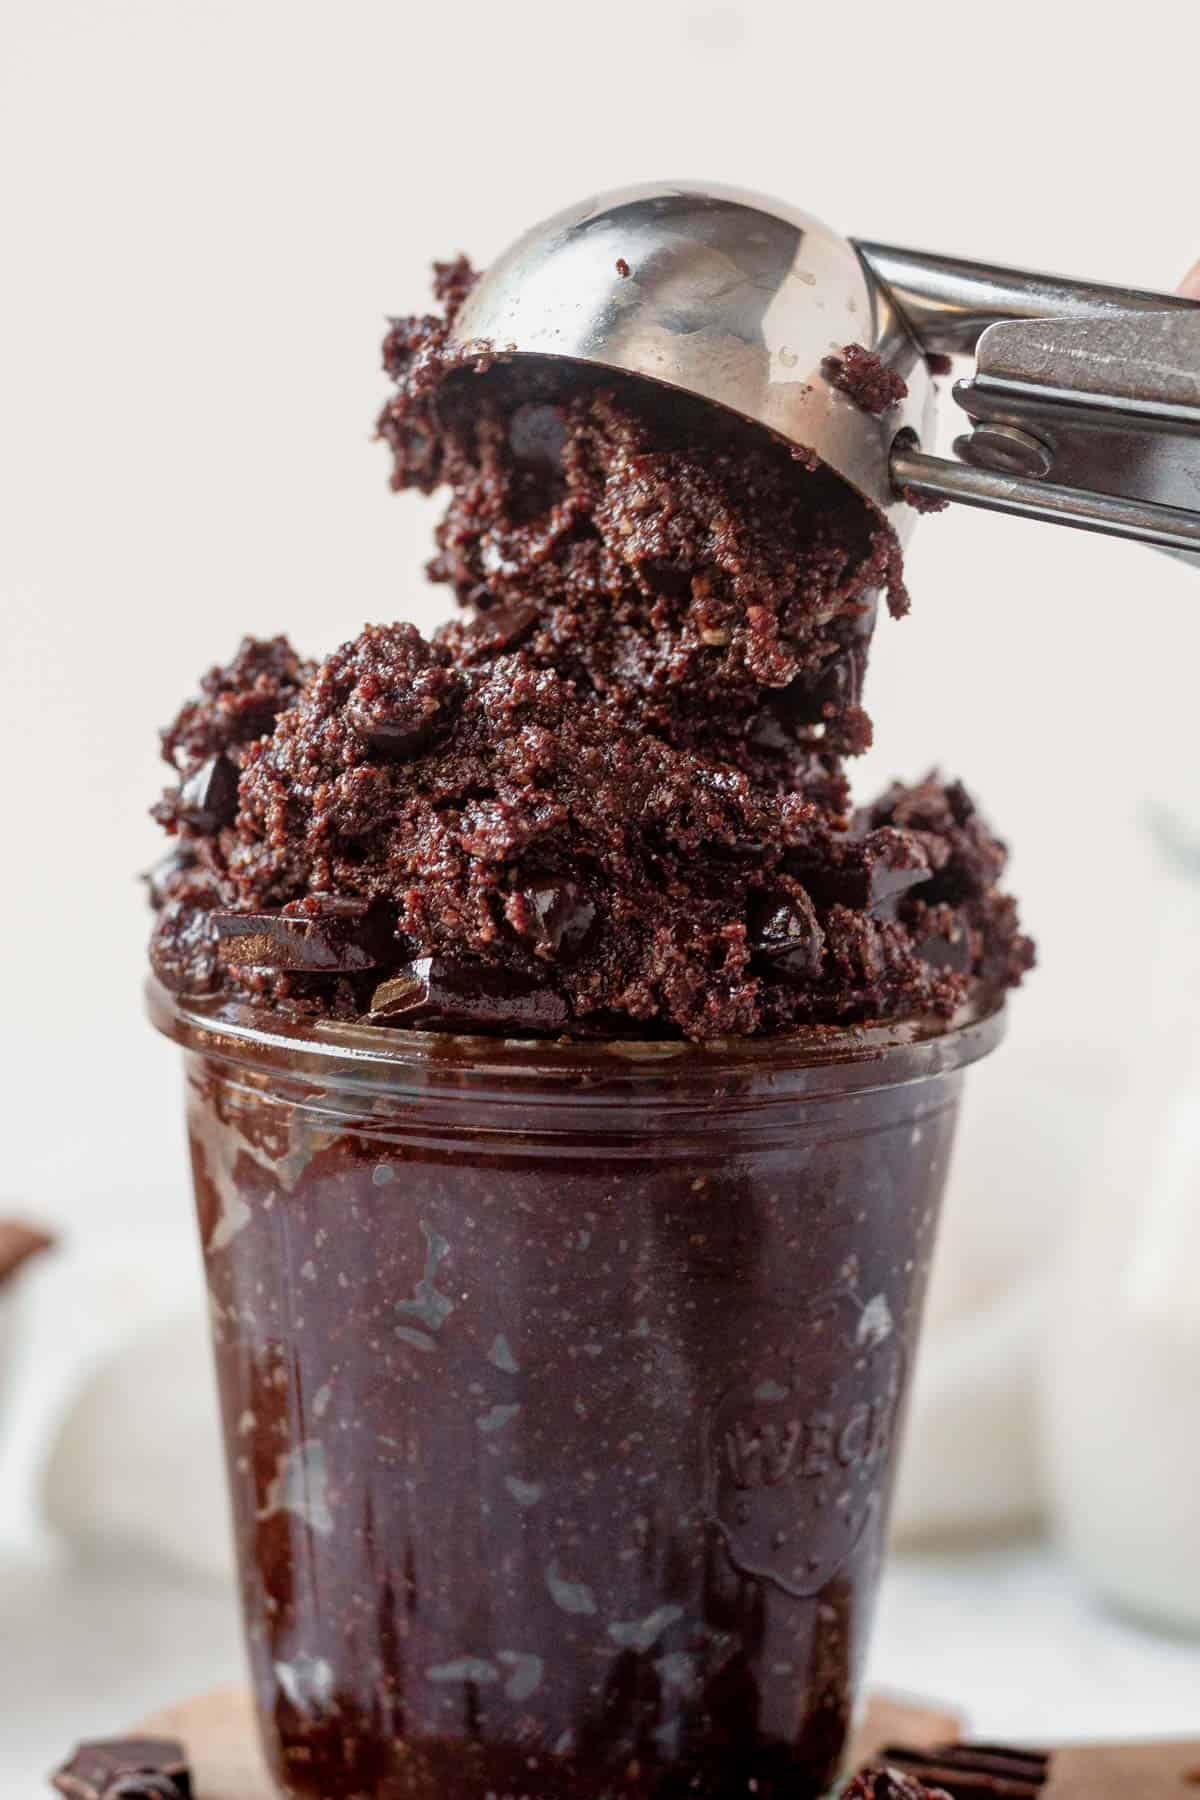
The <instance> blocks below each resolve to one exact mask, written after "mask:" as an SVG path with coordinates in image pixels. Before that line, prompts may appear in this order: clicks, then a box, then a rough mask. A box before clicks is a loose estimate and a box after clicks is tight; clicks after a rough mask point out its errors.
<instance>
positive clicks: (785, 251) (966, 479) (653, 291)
mask: <svg viewBox="0 0 1200 1800" xmlns="http://www.w3.org/2000/svg"><path fill="white" fill-rule="evenodd" d="M1168 313H1175V314H1177V315H1179V316H1178V317H1177V318H1176V319H1174V320H1169V321H1168V324H1169V325H1170V327H1171V331H1172V332H1173V334H1174V335H1173V337H1172V356H1173V358H1174V363H1173V365H1172V366H1173V367H1176V365H1179V366H1178V367H1176V374H1179V375H1181V377H1182V383H1183V385H1182V389H1181V391H1180V392H1179V393H1178V394H1174V393H1172V394H1168V396H1167V401H1168V404H1167V406H1166V410H1165V412H1164V405H1163V396H1162V390H1163V387H1164V380H1165V377H1164V374H1163V353H1162V334H1161V329H1160V331H1159V336H1158V338H1157V339H1155V343H1156V344H1157V349H1155V348H1153V347H1152V348H1150V349H1148V350H1147V352H1146V355H1147V358H1148V359H1149V362H1150V363H1153V364H1154V367H1153V370H1152V371H1151V373H1150V374H1148V375H1147V378H1146V380H1145V381H1144V382H1143V381H1142V380H1141V378H1140V373H1139V364H1138V345H1139V343H1140V342H1141V339H1140V338H1139V335H1138V330H1139V320H1140V319H1141V320H1145V323H1146V324H1147V325H1151V324H1155V325H1157V326H1159V327H1161V324H1162V320H1161V317H1160V318H1159V319H1157V320H1146V319H1145V315H1146V314H1155V315H1164V314H1168ZM1064 319H1065V320H1074V321H1077V322H1079V323H1080V325H1081V329H1082V332H1083V335H1082V338H1077V339H1076V341H1074V342H1073V343H1072V345H1071V346H1070V347H1069V351H1068V353H1067V354H1066V355H1061V354H1060V355H1058V357H1057V361H1056V360H1055V357H1054V355H1053V354H1051V353H1048V351H1047V349H1046V346H1045V344H1044V343H1042V342H1040V341H1039V340H1038V338H1037V336H1036V332H1035V331H1033V322H1037V321H1048V320H1053V321H1061V320H1064ZM1014 320H1025V321H1029V322H1031V333H1032V335H1029V336H1028V337H1022V335H1021V333H1020V332H1019V331H1018V330H1017V328H1016V327H1014V325H1013V323H1012V322H1013V321H1014ZM1122 320H1123V321H1125V322H1126V323H1127V325H1129V326H1130V328H1131V331H1132V335H1131V331H1130V330H1127V331H1126V332H1125V334H1124V337H1123V338H1122V339H1121V341H1122V343H1123V344H1124V350H1123V351H1122V361H1121V365H1120V370H1119V374H1120V379H1119V380H1115V381H1109V380H1107V379H1106V377H1107V375H1108V374H1109V373H1111V372H1112V370H1111V367H1107V366H1106V365H1105V362H1104V354H1105V353H1104V352H1103V350H1102V349H1101V350H1098V352H1097V355H1096V356H1095V357H1092V356H1090V355H1089V349H1088V336H1087V327H1088V325H1089V323H1092V324H1096V325H1100V324H1104V323H1105V322H1107V323H1108V325H1109V326H1110V327H1111V326H1112V325H1113V324H1114V323H1117V324H1119V323H1120V322H1121V321H1122ZM993 327H995V328H997V329H998V330H999V331H1000V332H1001V333H1002V334H1003V333H1006V334H1007V336H1005V337H1003V351H1004V355H1003V359H1002V361H1003V368H1002V370H1001V372H1000V375H999V378H998V380H999V389H998V391H997V392H993V391H992V387H993V386H994V385H995V384H989V382H988V380H987V378H986V368H985V360H986V357H985V353H986V349H987V333H988V331H989V330H990V329H991V328H993ZM1014 333H1015V336H1014ZM1102 335H1103V334H1101V336H1102ZM454 336H455V338H456V340H457V341H458V342H459V343H461V344H463V345H468V344H471V343H475V342H479V341H482V342H485V343H487V344H489V345H490V346H491V347H492V348H493V349H495V350H498V351H502V352H507V353H510V354H512V355H514V356H517V357H520V356H537V357H543V358H545V357H550V358H557V359H561V360H563V361H566V362H571V363H581V364H587V365H590V366H592V367H596V368H602V369H610V370H614V371H621V372H624V373H626V374H630V375H636V376H641V377H643V378H644V379H647V380H650V381H654V382H657V383H659V384H662V385H664V386H666V387H669V388H675V389H678V390H681V391H683V392H686V393H689V394H694V395H698V396H701V397H703V398H704V399H707V400H711V401H715V402H716V403H717V404H718V405H720V406H723V407H726V408H728V409H729V410H730V411H732V412H735V413H738V414H740V415H741V416H742V417H743V418H746V419H750V420H753V421H755V422H757V423H758V424H761V425H765V426H767V427H768V428H769V429H770V430H771V431H773V432H775V433H777V434H778V435H779V436H780V437H782V438H784V439H786V440H787V441H788V442H790V443H791V444H793V445H795V446H797V447H799V448H802V449H804V450H806V451H810V452H812V453H814V454H815V455H816V456H818V457H819V458H820V459H821V461H822V462H824V463H825V464H827V465H828V466H829V467H830V468H832V469H834V470H836V471H837V473H838V474H839V475H841V476H842V477H843V478H844V479H845V480H846V481H848V482H849V483H850V484H851V485H852V486H853V487H854V488H855V489H857V491H858V492H859V493H861V494H862V495H863V496H864V497H865V498H866V499H867V500H869V501H870V502H871V503H872V504H873V505H874V506H876V507H878V508H879V509H880V510H881V511H882V512H884V513H885V514H886V515H887V517H888V519H889V521H890V523H891V524H892V526H893V529H894V530H895V531H896V532H897V534H898V535H899V536H900V537H901V538H904V537H906V536H907V533H908V530H909V529H910V527H911V524H912V522H913V520H914V518H915V513H914V511H913V509H912V507H911V506H909V505H907V504H905V503H904V495H905V494H906V493H907V494H909V495H910V496H911V495H918V496H924V497H927V498H931V499H932V498H946V499H953V500H958V501H963V502H966V503H967V504H969V505H976V506H986V507H991V508H994V509H996V510H1000V511H1007V512H1014V513H1022V514H1025V515H1027V516H1032V517H1036V518H1044V519H1049V520H1052V521H1054V522H1057V523H1063V524H1072V525H1077V526H1082V527H1083V528H1085V529H1090V530H1099V531H1107V532H1110V533H1115V534H1117V535H1122V536H1130V537H1138V538H1141V539H1142V540H1143V541H1145V542H1149V543H1154V544H1160V545H1163V546H1165V547H1172V548H1183V549H1195V548H1197V547H1200V514H1197V513H1196V511H1194V510H1193V509H1191V508H1189V507H1187V506H1180V505H1174V504H1170V505H1167V504H1163V503H1162V502H1163V501H1164V499H1167V498H1170V499H1174V498H1176V497H1177V495H1178V493H1179V491H1180V486H1181V481H1180V473H1181V471H1180V467H1179V462H1180V459H1181V458H1182V459H1183V461H1184V462H1185V463H1186V465H1187V472H1190V470H1191V468H1192V467H1193V465H1194V464H1195V465H1196V467H1197V476H1198V477H1200V313H1198V312H1197V310H1196V306H1195V303H1194V302H1191V301H1187V300H1182V299H1180V298H1179V297H1177V296H1174V295H1162V294H1151V293H1143V292H1139V291H1136V290H1132V289H1125V288H1111V287H1104V286H1098V285H1095V284H1091V283H1085V282H1076V281H1066V280H1060V279H1058V278H1056V277H1053V276H1047V275H1040V274H1032V273H1027V272H1024V271H1019V270H1010V269H1002V268H997V267H992V266H990V265H985V264H980V263H972V262H967V261H964V260H962V259H958V258H952V257H945V256H937V255H930V254H926V253H923V252H917V251H910V250H903V249H898V248H895V247H891V246H887V245H881V244H872V243H865V242H855V241H852V240H851V239H849V238H845V237H842V236H841V235H840V234H839V233H838V232H835V231H833V230H831V229H830V227H829V226H827V225H824V224H822V223H821V221H820V220H819V219H815V218H813V217H812V216H811V215H810V214H808V213H804V212H801V211H799V210H798V209H797V208H795V207H791V206H787V205H784V204H782V203H781V202H779V201H776V200H768V199H765V198H763V197H762V196H760V195H756V194H750V193H745V192H742V191H740V190H738V189H734V188H722V187H715V186H708V185H705V186H700V185H696V184H691V183H687V182H671V183H662V184H651V185H647V186H642V187H633V188H625V189H620V190H617V191H615V192H612V193H608V194H602V195H600V196H598V197H594V198H592V199H588V200H585V201H583V202H582V203H581V204H579V205H577V206H572V207H568V208H566V209H565V210H564V211H563V212H560V213H557V214H555V216H554V217H553V218H550V219H547V220H545V221H544V222H543V223H542V224H540V225H536V226H534V227H533V229H532V230H530V231H527V232H526V233H525V235H524V236H523V237H521V238H519V239H518V240H517V242H516V243H515V244H513V245H512V246H511V247H510V248H509V249H508V250H506V251H505V252H504V253H503V254H502V255H501V256H500V257H499V258H498V259H497V260H496V261H495V262H494V263H493V264H492V266H491V267H490V268H489V269H488V270H487V272H486V273H485V274H484V275H483V276H482V277H481V279H480V280H479V282H478V283H477V284H476V286H475V288H474V289H473V290H472V292H471V294H470V296H469V298H468V299H467V302H466V304H465V305H464V306H463V308H462V310H461V312H460V313H459V315H458V318H457V320H456V323H455V327H454ZM1111 341H1112V333H1111V330H1110V332H1109V339H1108V342H1109V343H1110V345H1111ZM1097 342H1098V343H1099V342H1100V339H1097ZM848 344H860V345H862V346H863V347H864V348H865V349H867V350H871V351H873V352H874V353H875V354H876V355H878V356H879V357H880V358H881V359H882V360H883V361H884V362H885V363H887V364H888V366H889V367H890V368H892V369H894V370H895V371H896V373H897V374H899V375H900V376H901V377H902V378H903V380H904V381H905V382H906V383H907V386H908V395H907V398H906V399H905V400H903V401H902V402H901V403H900V404H899V405H898V406H896V407H895V408H893V409H891V410H890V411H888V412H887V413H886V414H885V415H884V416H883V417H882V418H876V417H874V416H873V415H872V414H870V413H868V412H866V411H864V410H863V409H862V408H861V407H859V406H858V405H856V404H855V402H854V401H853V400H851V399H850V398H849V397H848V396H847V395H846V394H845V393H843V392H842V391H841V390H840V389H839V388H838V387H837V386H836V385H835V384H834V383H833V381H832V380H831V378H830V373H829V371H828V369H827V366H826V359H827V358H828V357H830V356H831V355H836V354H837V353H838V352H839V351H841V350H842V349H843V348H844V347H845V346H846V345H848ZM977 349H978V350H979V352H980V367H979V371H978V375H977V379H976V380H974V381H965V382H960V383H959V384H958V386H957V388H956V389H955V397H956V399H958V400H959V403H960V404H961V405H963V406H964V408H966V410H967V412H968V413H969V416H970V418H971V420H973V421H974V432H973V435H971V436H968V437H964V438H962V439H960V440H959V444H958V446H957V447H958V448H959V449H960V451H961V452H962V459H961V460H946V459H942V458H939V457H936V456H933V455H931V454H929V451H928V448H927V447H926V446H928V445H929V444H930V443H931V442H932V435H933V429H934V423H935V403H936V395H935V389H934V383H933V380H932V378H931V376H930V373H929V366H928V363H927V361H926V357H927V355H928V354H931V353H940V354H951V355H963V354H968V355H969V354H972V353H973V352H975V351H976V350H977ZM1107 354H1108V355H1109V359H1110V365H1111V361H1112V353H1111V349H1110V350H1109V351H1108V352H1107ZM1155 358H1157V361H1155ZM1189 364H1190V368H1191V371H1192V374H1191V378H1190V386H1189V381H1188V366H1189ZM1052 365H1053V366H1052ZM1148 366H1149V365H1148ZM1064 371H1065V372H1064ZM1076 375H1078V377H1079V379H1078V381H1076V380H1075V376H1076ZM1177 385H1178V384H1177ZM1168 386H1169V383H1168ZM1014 387H1016V388H1021V389H1022V390H1023V391H1022V394H1021V395H1019V396H1018V399H1019V400H1020V404H1019V406H1018V407H1017V410H1016V412H1015V413H1014V412H1013V411H1012V407H1011V405H1010V391H1011V390H1012V389H1013V388H1014ZM1109 390H1112V393H1111V395H1110V392H1109ZM1143 390H1145V391H1146V392H1147V393H1150V392H1152V393H1153V395H1154V397H1155V404H1154V406H1152V407H1151V408H1150V412H1151V413H1152V414H1153V415H1154V416H1153V417H1152V418H1151V417H1149V415H1148V414H1147V411H1146V408H1145V406H1143V405H1142V395H1143ZM1109 399H1111V401H1112V404H1111V405H1109V407H1108V410H1107V412H1106V410H1105V403H1106V401H1107V400H1109ZM1114 408H1115V411H1116V413H1117V414H1119V419H1116V420H1115V421H1114ZM1168 416H1169V435H1170V436H1171V437H1172V446H1173V449H1172V454H1173V456H1174V458H1175V465H1176V466H1175V473H1174V478H1173V479H1172V480H1171V481H1170V482H1169V483H1166V484H1165V488H1164V483H1163V480H1162V471H1163V470H1164V468H1165V467H1166V461H1169V460H1170V457H1167V458H1166V460H1164V444H1163V441H1162V434H1163V430H1164V419H1167V418H1168ZM1147 421H1148V422H1147ZM1115 425H1119V432H1118V433H1117V434H1116V435H1115V436H1114V437H1113V438H1112V442H1113V443H1114V444H1119V446H1120V449H1121V454H1120V455H1119V456H1113V455H1107V454H1106V449H1107V447H1108V446H1107V440H1105V439H1104V438H1102V437H1100V438H1098V436H1097V433H1099V432H1103V431H1105V430H1107V431H1109V432H1110V433H1112V432H1114V430H1115ZM1145 431H1150V432H1152V433H1155V434H1157V436H1156V444H1155V450H1154V454H1153V455H1151V456H1146V455H1131V454H1130V453H1129V442H1130V433H1131V432H1132V433H1133V434H1134V437H1135V438H1137V437H1138V434H1139V433H1143V432H1145ZM1081 434H1082V435H1081ZM1189 459H1190V460H1189ZM1155 470H1157V471H1159V473H1158V474H1155V473H1154V471H1155ZM1081 471H1082V474H1081V473H1080V472H1081ZM1050 476H1054V477H1055V479H1054V480H1053V481H1052V480H1050V479H1049V477H1050ZM1064 476H1065V477H1067V478H1068V481H1069V485H1063V481H1062V478H1063V477H1064ZM1077 480H1078V481H1082V482H1083V484H1084V485H1076V482H1077ZM1193 485H1194V484H1193ZM1189 491H1192V490H1189Z"/></svg>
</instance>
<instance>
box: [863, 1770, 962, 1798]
mask: <svg viewBox="0 0 1200 1800" xmlns="http://www.w3.org/2000/svg"><path fill="white" fill-rule="evenodd" d="M841 1800H949V1796H948V1795H946V1794H944V1793H943V1792H942V1790H941V1788H935V1787H926V1785H925V1783H924V1782H923V1781H918V1780H917V1779H916V1777H915V1776H913V1775H906V1774H905V1773H904V1772H903V1770H901V1769H893V1768H887V1767H885V1766H884V1765H882V1764H878V1765H877V1764H871V1765H870V1766H869V1767H868V1768H865V1769H860V1770H859V1772H858V1774H857V1775H856V1776H855V1777H854V1780H853V1781H852V1782H850V1784H849V1785H848V1786H847V1787H844V1788H843V1789H842V1794H841Z"/></svg>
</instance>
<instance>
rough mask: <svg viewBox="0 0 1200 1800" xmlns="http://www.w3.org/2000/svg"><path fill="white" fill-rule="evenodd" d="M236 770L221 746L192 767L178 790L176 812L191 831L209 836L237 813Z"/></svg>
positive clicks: (227, 823) (232, 819)
mask: <svg viewBox="0 0 1200 1800" xmlns="http://www.w3.org/2000/svg"><path fill="white" fill-rule="evenodd" d="M237 797H238V772H237V770H236V769H235V768H234V766H233V764H232V762H230V760H229V758H228V757H227V756H226V755H225V752H224V751H223V750H218V752H217V754H216V755H215V756H210V757H209V758H208V760H207V762H202V763H201V764H200V767H199V768H198V769H194V770H193V771H192V773H191V774H190V775H189V776H188V778H187V780H186V781H185V782H184V784H183V786H182V787H181V788H180V790H179V800H178V803H177V805H176V808H175V810H176V813H177V814H178V816H179V818H180V819H181V820H182V821H183V823H184V824H185V825H190V826H191V827H192V830H193V831H202V832H204V833H206V834H207V835H209V836H211V835H212V833H213V832H216V831H220V830H221V828H222V826H224V825H232V824H233V821H234V819H235V818H236V816H237Z"/></svg>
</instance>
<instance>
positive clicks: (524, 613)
mask: <svg viewBox="0 0 1200 1800" xmlns="http://www.w3.org/2000/svg"><path fill="white" fill-rule="evenodd" d="M536 624H537V607H536V606H523V605H522V604H521V602H520V601H519V600H517V601H513V603H512V604H511V605H509V606H492V607H489V608H488V610H487V612H485V613H481V614H480V616H479V618H477V619H472V621H471V623H470V624H469V625H463V626H461V627H460V628H459V643H460V645H461V646H462V654H463V658H464V660H465V661H467V662H479V661H482V660H483V659H484V658H486V657H489V656H500V655H501V654H502V653H503V652H504V651H506V650H515V649H516V648H517V647H518V645H520V644H523V643H524V642H525V640H526V638H527V637H528V636H529V635H530V633H531V632H532V630H533V628H534V626H535V625H536Z"/></svg>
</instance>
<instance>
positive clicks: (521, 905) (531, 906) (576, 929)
mask: <svg viewBox="0 0 1200 1800" xmlns="http://www.w3.org/2000/svg"><path fill="white" fill-rule="evenodd" d="M506 912H507V915H508V919H509V922H510V924H512V926H513V928H514V930H516V931H517V932H518V933H519V934H520V936H522V937H524V938H528V939H530V940H531V941H532V943H533V944H534V946H535V948H536V949H537V950H539V951H545V952H546V953H548V954H549V955H550V956H561V957H564V958H570V957H571V956H573V955H576V954H577V953H578V952H579V950H580V949H581V948H582V946H583V943H584V940H585V939H586V938H587V935H588V933H589V931H590V930H591V928H592V924H593V921H594V920H595V917H596V908H595V907H594V906H593V905H592V903H591V901H590V900H587V899H585V898H584V896H583V894H582V893H581V892H580V890H579V888H578V886H577V885H576V883H575V882H573V881H558V880H553V881H551V880H547V881H544V882H539V883H538V884H537V886H536V887H531V888H525V889H524V890H523V891H522V892H521V893H519V894H513V895H511V896H510V898H509V902H508V905H507V907H506Z"/></svg>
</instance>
